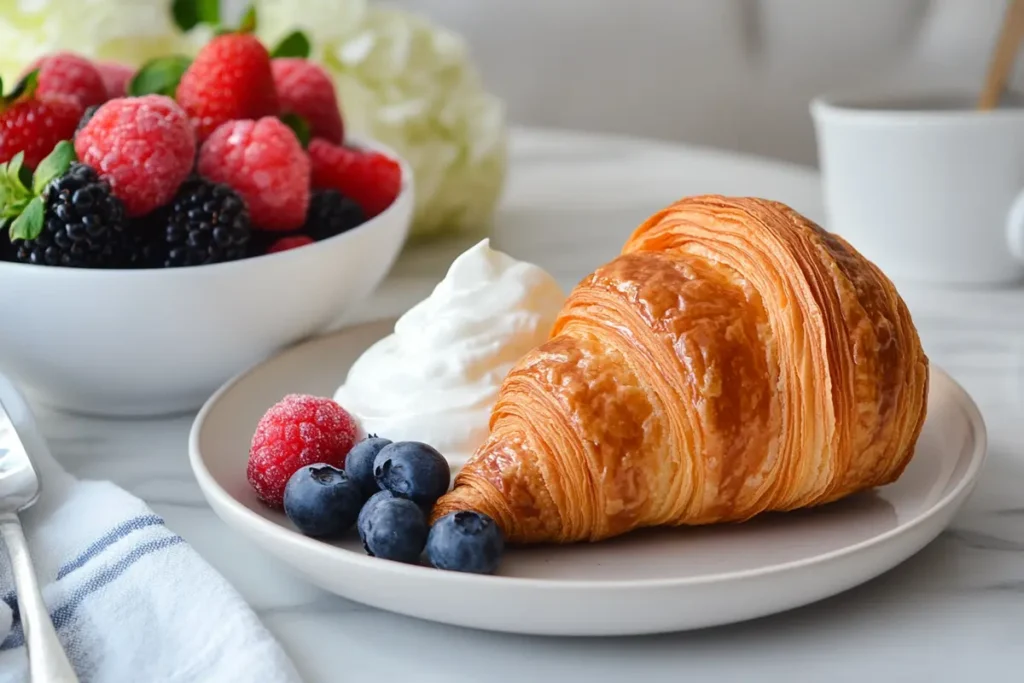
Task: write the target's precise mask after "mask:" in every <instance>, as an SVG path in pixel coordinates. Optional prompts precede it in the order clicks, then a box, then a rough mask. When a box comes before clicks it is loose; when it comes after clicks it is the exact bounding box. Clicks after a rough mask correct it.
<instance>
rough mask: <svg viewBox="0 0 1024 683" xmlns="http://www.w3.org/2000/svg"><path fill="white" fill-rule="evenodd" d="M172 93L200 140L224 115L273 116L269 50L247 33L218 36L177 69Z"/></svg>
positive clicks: (230, 117) (275, 102)
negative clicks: (185, 66) (182, 70)
mask: <svg viewBox="0 0 1024 683" xmlns="http://www.w3.org/2000/svg"><path fill="white" fill-rule="evenodd" d="M176 98H177V100H178V104H180V105H181V107H182V108H183V109H184V110H185V111H186V113H188V115H189V118H190V119H191V120H192V124H193V126H194V127H195V129H196V135H197V136H198V138H199V140H200V141H202V140H205V139H206V138H208V137H209V136H210V134H211V133H213V131H214V130H216V129H217V127H218V126H220V125H221V124H223V123H227V122H228V121H235V120H238V119H259V118H262V117H264V116H276V115H277V113H278V100H277V91H276V90H275V89H274V74H273V73H272V71H271V68H270V54H269V53H268V52H267V49H266V48H265V47H263V44H262V43H260V41H259V40H257V39H256V37H255V36H252V35H250V34H248V33H227V34H223V35H220V36H217V37H216V38H214V39H213V40H211V41H210V42H209V43H207V44H206V46H205V47H203V49H202V50H200V51H199V54H198V55H196V58H195V60H194V61H193V62H192V64H191V65H190V66H189V67H188V69H187V70H186V71H185V73H184V74H183V75H182V77H181V81H180V82H179V83H178V88H177V92H176Z"/></svg>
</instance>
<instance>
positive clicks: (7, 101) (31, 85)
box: [0, 69, 39, 113]
mask: <svg viewBox="0 0 1024 683" xmlns="http://www.w3.org/2000/svg"><path fill="white" fill-rule="evenodd" d="M38 85H39V70H38V69H36V70H35V71H32V72H30V73H28V74H26V76H25V77H24V78H22V79H21V80H20V81H18V84H17V85H15V86H14V90H12V91H11V92H10V93H8V94H7V95H4V96H3V97H0V113H3V112H4V111H6V110H7V108H8V107H10V106H11V105H12V104H14V103H15V102H18V101H20V100H27V99H30V98H31V97H32V96H33V95H34V94H35V92H36V86H38Z"/></svg>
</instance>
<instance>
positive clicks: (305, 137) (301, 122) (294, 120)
mask: <svg viewBox="0 0 1024 683" xmlns="http://www.w3.org/2000/svg"><path fill="white" fill-rule="evenodd" d="M281 122H282V123H284V125H286V126H288V127H289V128H291V129H292V132H293V133H295V137H297V138H298V139H299V144H300V145H302V148H303V149H305V148H306V147H307V146H308V145H309V141H310V140H311V139H312V138H313V132H312V130H310V127H309V122H307V121H306V119H304V118H302V117H301V116H299V115H298V114H282V115H281Z"/></svg>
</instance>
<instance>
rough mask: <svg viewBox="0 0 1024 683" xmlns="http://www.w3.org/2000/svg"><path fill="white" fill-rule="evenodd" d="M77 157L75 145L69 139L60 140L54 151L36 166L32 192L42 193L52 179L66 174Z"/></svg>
mask: <svg viewBox="0 0 1024 683" xmlns="http://www.w3.org/2000/svg"><path fill="white" fill-rule="evenodd" d="M75 159H76V157H75V146H74V145H72V144H71V143H70V142H68V141H67V140H61V141H60V142H58V143H57V146H56V147H54V148H53V151H52V152H50V153H49V154H48V155H47V156H46V158H45V159H43V160H42V161H40V162H39V166H37V167H36V173H35V176H34V177H33V178H32V192H33V193H34V194H37V195H39V194H42V193H43V190H44V189H46V186H47V185H49V184H50V181H51V180H53V179H54V178H59V177H60V176H62V175H64V174H65V173H66V172H67V170H68V166H70V165H71V162H72V161H74V160H75Z"/></svg>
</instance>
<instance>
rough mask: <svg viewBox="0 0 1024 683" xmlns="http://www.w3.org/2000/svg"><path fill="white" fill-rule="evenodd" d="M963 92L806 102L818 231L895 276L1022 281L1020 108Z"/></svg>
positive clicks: (1023, 128) (1023, 141) (1023, 125)
mask: <svg viewBox="0 0 1024 683" xmlns="http://www.w3.org/2000/svg"><path fill="white" fill-rule="evenodd" d="M972 106H973V103H972V101H971V98H970V97H967V96H963V97H932V98H927V97H909V96H904V97H903V98H902V99H897V98H878V97H875V98H845V99H844V98H828V97H822V98H818V99H816V100H814V101H813V102H812V103H811V115H812V116H813V118H814V127H815V133H816V135H817V142H818V159H819V163H820V166H821V173H822V181H823V187H824V194H825V210H826V216H827V220H828V223H827V225H826V227H827V228H828V229H829V230H830V231H831V232H834V233H837V234H839V235H841V236H843V237H844V238H845V239H847V241H849V242H850V243H851V244H852V245H853V246H854V247H855V248H856V249H857V250H858V251H860V252H861V253H862V254H863V255H864V256H865V257H867V258H868V259H870V260H872V261H873V262H874V263H875V264H876V265H877V266H878V267H879V268H881V269H882V271H883V272H884V273H885V274H886V275H888V276H889V277H890V278H892V279H894V280H905V281H913V282H925V283H931V284H954V285H991V284H999V283H1007V282H1011V281H1015V280H1018V279H1019V278H1021V277H1022V276H1024V107H1015V106H1013V105H1010V106H1007V107H1005V108H999V109H995V110H992V111H978V110H972Z"/></svg>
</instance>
